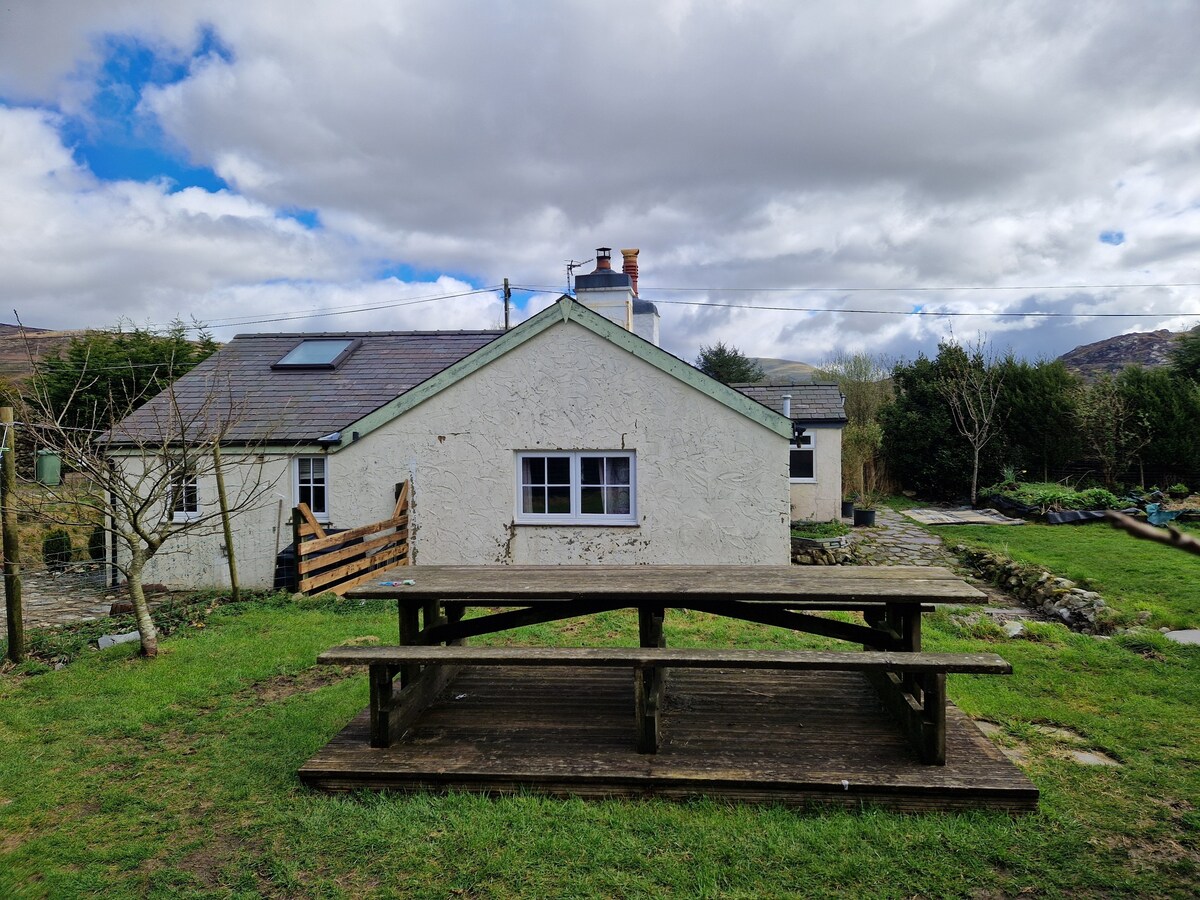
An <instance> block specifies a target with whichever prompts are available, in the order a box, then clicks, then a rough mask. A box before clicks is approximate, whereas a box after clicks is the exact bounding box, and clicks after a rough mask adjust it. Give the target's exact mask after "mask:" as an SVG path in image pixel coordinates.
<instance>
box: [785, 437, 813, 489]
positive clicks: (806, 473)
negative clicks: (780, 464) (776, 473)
mask: <svg viewBox="0 0 1200 900" xmlns="http://www.w3.org/2000/svg"><path fill="white" fill-rule="evenodd" d="M788 457H789V465H788V477H789V478H790V479H791V480H792V481H793V482H798V483H803V482H812V481H816V480H817V452H816V440H815V439H814V437H813V434H812V432H806V433H804V434H802V435H800V437H799V439H798V440H797V442H796V443H795V444H792V446H791V447H790V448H789V452H788Z"/></svg>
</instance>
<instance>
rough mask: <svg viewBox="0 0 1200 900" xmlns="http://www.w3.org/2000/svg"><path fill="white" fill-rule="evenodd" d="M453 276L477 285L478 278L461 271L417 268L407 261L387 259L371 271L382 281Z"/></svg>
mask: <svg viewBox="0 0 1200 900" xmlns="http://www.w3.org/2000/svg"><path fill="white" fill-rule="evenodd" d="M443 276H445V277H447V278H453V279H455V280H457V281H461V282H464V283H465V284H469V285H470V286H471V287H472V288H476V287H479V281H478V279H476V278H474V277H472V276H470V275H465V274H463V273H462V272H440V271H438V270H436V269H419V268H417V267H416V266H412V265H409V264H408V263H401V262H395V261H387V262H384V263H382V264H381V266H380V267H379V268H378V269H376V270H375V271H374V272H373V273H372V277H374V278H376V279H378V280H379V281H384V280H386V279H388V278H395V279H396V280H397V281H403V282H407V283H412V282H417V281H437V280H438V279H439V278H441V277H443Z"/></svg>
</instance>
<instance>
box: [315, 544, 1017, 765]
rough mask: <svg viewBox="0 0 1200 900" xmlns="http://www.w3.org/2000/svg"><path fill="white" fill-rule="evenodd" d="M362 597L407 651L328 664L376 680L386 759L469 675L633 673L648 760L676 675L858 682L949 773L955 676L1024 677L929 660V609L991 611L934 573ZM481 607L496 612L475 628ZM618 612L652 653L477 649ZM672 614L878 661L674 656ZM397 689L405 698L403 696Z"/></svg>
mask: <svg viewBox="0 0 1200 900" xmlns="http://www.w3.org/2000/svg"><path fill="white" fill-rule="evenodd" d="M406 581H411V582H412V583H411V584H406V583H405V582H406ZM348 596H349V597H353V598H359V599H389V600H391V599H394V600H396V601H397V605H398V610H399V618H400V647H399V648H390V649H389V648H379V647H357V648H334V649H333V650H330V651H327V652H326V653H324V654H322V655H321V660H322V661H323V662H328V663H339V662H340V663H359V664H366V665H369V666H370V667H371V698H372V699H371V710H372V744H373V745H374V746H388V745H389V744H390V743H391V742H392V741H393V740H394V739H395V738H396V737H398V736H399V735H400V734H401V733H402V732H403V729H404V728H405V727H407V725H408V724H409V723H411V722H412V721H413V719H414V718H415V716H417V715H419V714H420V711H421V710H422V709H423V708H424V707H425V706H427V705H428V704H429V703H431V702H432V701H433V699H434V698H435V697H436V695H437V694H438V693H439V692H440V691H441V689H442V688H443V687H444V686H445V685H446V683H447V682H448V681H449V679H450V677H451V676H452V674H453V672H454V671H455V666H456V665H501V664H503V665H580V666H584V665H591V666H596V665H610V666H611V665H628V666H631V667H633V668H634V669H635V675H636V687H637V697H638V709H637V722H638V726H637V728H638V731H637V744H638V749H639V750H641V751H643V752H654V751H655V750H656V748H657V746H658V741H659V721H658V708H659V706H660V700H661V696H662V691H663V684H664V679H663V676H664V673H665V672H666V671H668V670H669V669H670V668H672V667H687V666H710V667H713V668H723V667H725V668H780V669H788V668H791V669H830V668H839V669H845V668H853V669H857V670H860V671H862V672H864V673H865V674H866V675H867V677H868V678H870V679H871V680H872V681H873V683H874V684H875V685H876V687H877V688H878V689H879V692H880V697H881V699H882V701H883V702H884V704H885V705H886V706H888V707H889V708H891V709H892V710H893V712H895V714H896V715H897V716H898V718H899V719H900V721H901V723H902V725H903V726H904V728H905V730H906V731H907V732H908V733H909V734H910V736H911V737H912V739H913V742H914V744H915V745H916V746H917V749H918V752H919V753H920V754H921V756H922V758H923V759H925V760H926V761H927V762H932V763H939V762H943V761H944V759H945V673H946V672H981V673H982V672H996V673H1003V672H1007V671H1010V669H1009V667H1008V664H1007V663H1005V662H1004V661H1003V660H1001V659H1000V658H999V657H996V656H994V655H992V654H961V655H948V654H923V653H922V652H921V613H922V610H923V609H927V608H929V607H930V606H934V605H940V604H982V603H985V602H986V601H987V598H986V596H985V595H984V594H983V593H981V592H980V591H978V590H976V589H975V588H973V587H971V586H970V585H968V584H967V583H966V582H964V581H963V580H962V579H960V578H958V577H957V576H955V575H954V574H953V573H952V572H950V571H949V570H947V569H943V568H938V567H932V566H844V567H843V566H831V567H808V566H603V565H600V566H591V565H589V566H405V567H400V568H396V569H392V570H388V571H386V572H384V573H382V574H381V575H380V576H379V578H378V583H371V584H366V585H362V586H360V587H358V588H355V589H354V590H352V591H351V592H349V593H348ZM467 607H484V608H487V609H489V610H490V611H489V612H488V613H485V614H484V615H480V616H476V617H472V618H469V619H467V618H464V611H465V610H466V608H467ZM616 609H636V610H637V612H638V631H639V645H640V648H643V649H644V650H645V652H642V653H632V652H630V651H629V648H614V649H612V650H608V651H606V650H604V649H603V648H575V649H574V650H572V649H570V648H558V649H548V648H510V649H511V651H512V652H508V653H502V654H496V653H494V652H493V653H484V652H482V651H484V650H485V649H486V648H480V652H472V651H473V649H474V648H465V647H464V646H463V645H464V642H465V641H466V640H467V639H468V638H470V637H475V636H478V635H484V634H491V633H494V632H499V631H504V630H507V629H510V628H517V627H521V626H525V625H531V624H536V623H542V622H549V621H555V620H559V619H566V618H573V617H576V616H582V615H592V614H595V613H599V612H605V611H609V610H616ZM669 609H691V610H698V611H702V612H708V613H713V614H716V615H721V616H728V617H730V618H735V619H741V620H744V621H749V622H757V623H761V624H764V625H774V626H780V627H784V628H791V629H793V630H796V631H801V632H808V633H812V634H818V635H824V636H826V637H831V638H836V639H840V640H844V641H848V642H851V643H853V644H857V645H860V646H861V647H862V648H864V650H865V651H866V652H862V651H860V652H857V653H830V652H828V651H798V650H793V651H782V654H781V652H780V651H771V653H766V652H762V653H754V652H747V651H745V650H739V651H731V650H728V649H722V648H707V649H703V650H674V649H668V648H666V647H665V642H664V639H663V619H664V617H665V616H666V614H667V610H669ZM835 610H836V611H845V610H849V611H858V612H861V613H862V615H863V619H864V621H863V623H857V622H843V621H840V620H837V619H832V618H827V617H824V616H821V615H819V614H817V613H819V612H822V611H835ZM439 646H440V647H441V649H440V650H439V649H438V647H439ZM406 648H407V649H406ZM647 648H649V649H647ZM622 651H624V652H622ZM397 675H399V680H400V688H401V689H400V691H398V692H393V688H392V685H393V681H394V679H395V678H396V676H397Z"/></svg>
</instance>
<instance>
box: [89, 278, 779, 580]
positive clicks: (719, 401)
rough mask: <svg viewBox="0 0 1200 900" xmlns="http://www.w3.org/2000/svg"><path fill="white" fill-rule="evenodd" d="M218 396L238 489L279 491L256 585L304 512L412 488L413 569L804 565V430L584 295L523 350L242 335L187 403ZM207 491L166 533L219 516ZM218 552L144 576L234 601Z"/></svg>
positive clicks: (183, 391) (509, 343)
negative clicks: (798, 537)
mask: <svg viewBox="0 0 1200 900" xmlns="http://www.w3.org/2000/svg"><path fill="white" fill-rule="evenodd" d="M598 272H601V274H603V272H602V271H601V269H598ZM612 274H614V275H616V274H618V273H612ZM622 274H623V273H622ZM581 280H583V278H582V276H581ZM578 293H579V294H580V296H581V299H585V294H586V292H585V291H584V290H582V289H580V290H579V291H578ZM627 294H628V295H629V296H630V304H629V307H630V308H629V309H627V310H626V317H627V320H630V319H632V291H630V290H628V288H627ZM613 308H615V307H610V309H613ZM602 312H608V310H602ZM654 315H655V317H656V315H657V314H656V312H655V313H654ZM215 383H219V384H221V385H222V388H221V391H222V396H225V395H227V396H228V397H229V401H228V402H229V403H230V405H231V406H232V407H234V408H236V409H237V411H238V417H237V418H235V420H234V424H233V426H232V427H231V428H229V429H228V430H227V432H226V434H225V439H224V441H223V446H224V447H225V449H224V456H225V458H226V459H227V460H231V461H232V464H231V465H229V466H228V467H227V468H228V472H227V474H226V480H227V481H228V480H229V479H230V478H238V477H248V476H247V475H245V474H239V473H250V472H253V473H254V476H253V477H265V478H266V479H268V480H269V481H272V482H273V485H274V487H273V491H272V492H270V493H268V494H267V495H266V496H265V497H264V498H263V499H262V500H261V501H260V502H259V503H258V504H257V505H256V506H255V507H254V508H252V509H249V510H247V511H244V512H243V513H241V514H240V515H239V516H237V517H236V518H235V519H234V525H235V528H234V546H235V550H236V554H237V559H238V567H239V575H240V580H241V582H242V584H243V585H244V586H257V587H269V586H270V585H271V584H272V580H273V577H274V567H275V559H276V555H277V553H278V551H279V550H280V549H281V548H282V547H283V546H286V545H287V544H289V543H290V534H291V526H290V520H291V516H292V508H293V507H294V506H295V505H296V504H297V503H299V502H301V501H303V502H305V503H307V504H308V505H309V506H310V507H311V509H312V510H313V512H314V514H315V515H316V517H317V518H318V519H319V520H321V521H323V522H327V523H329V525H330V526H331V527H336V528H352V527H355V526H358V525H363V524H367V523H371V522H376V521H380V520H383V519H386V518H388V517H389V516H390V515H391V514H392V509H393V505H394V501H395V496H396V495H395V487H396V485H397V484H398V483H399V482H403V481H407V482H409V485H410V491H411V493H410V497H411V506H410V547H411V553H412V561H413V563H414V564H415V565H418V566H419V565H421V564H467V565H470V564H507V563H512V564H585V563H612V564H638V563H655V564H709V565H711V564H785V563H787V561H788V552H789V541H788V521H789V518H790V517H791V514H790V503H789V478H788V441H789V437H790V435H791V434H792V424H791V422H789V421H788V419H787V418H785V417H784V416H782V415H780V414H779V413H777V412H774V411H773V410H771V409H769V408H767V407H766V406H764V405H762V404H760V403H758V402H756V401H755V400H752V399H750V398H749V397H747V396H745V395H744V394H742V393H739V392H738V391H736V390H734V389H732V388H730V387H728V386H726V385H723V384H721V383H719V382H717V381H715V380H713V379H711V378H709V377H707V376H706V375H704V374H703V373H701V372H700V371H698V370H697V369H695V368H694V367H692V366H691V365H689V364H688V363H686V362H684V361H682V360H680V359H678V358H677V357H675V356H672V355H671V354H669V353H667V352H665V351H664V350H662V349H660V348H659V347H657V346H655V345H654V344H653V343H651V342H650V341H648V340H645V339H643V338H641V337H638V336H637V335H636V334H634V333H631V331H629V330H626V328H625V327H622V326H621V325H618V324H616V323H615V322H614V321H612V320H610V319H609V318H607V317H606V316H605V315H602V314H601V312H594V311H592V310H590V309H588V308H587V307H586V306H585V305H583V304H582V303H580V302H577V301H576V300H573V299H571V298H570V297H566V296H564V297H562V298H560V299H559V301H558V302H557V303H555V304H554V305H552V306H551V307H549V308H548V309H546V310H543V311H542V312H540V313H538V314H537V315H535V316H533V317H532V318H530V319H528V320H527V321H525V322H524V323H522V324H520V325H518V326H516V327H515V328H513V329H512V330H510V331H508V332H495V331H481V332H407V333H377V332H376V333H372V332H363V333H347V334H308V335H304V334H290V335H281V334H263V335H240V336H238V337H236V338H234V339H233V340H232V341H231V342H230V343H229V344H227V345H226V346H225V347H223V348H222V349H221V350H220V351H219V352H218V353H217V354H215V355H214V356H213V357H211V358H210V359H208V360H206V361H205V362H204V363H202V364H201V365H200V366H198V367H197V368H196V369H194V370H193V371H192V372H190V373H188V375H186V376H184V378H182V379H180V381H179V382H178V383H177V385H176V389H175V396H176V398H177V402H178V403H180V404H182V405H186V404H188V403H189V402H192V403H199V402H201V400H200V399H199V398H202V397H205V396H209V397H211V395H212V391H211V388H212V385H213V384H215ZM189 398H192V399H191V400H189ZM156 402H158V401H157V399H156V400H155V401H151V403H149V404H147V406H146V407H143V408H142V409H140V410H138V411H137V412H135V413H134V414H133V415H131V416H130V417H129V418H128V419H126V420H125V421H124V422H123V423H121V425H120V426H118V428H117V429H115V430H114V434H115V435H118V436H119V435H122V434H124V435H130V434H136V433H137V432H138V429H139V428H145V427H148V425H149V423H152V422H154V421H156V417H155V411H154V409H153V407H154V404H155V403H156ZM159 413H160V418H161V410H160V411H159ZM111 451H112V453H113V455H114V457H115V458H116V459H117V460H118V462H119V464H122V465H126V466H128V465H131V464H136V459H134V458H131V456H133V455H135V454H136V452H137V450H136V447H135V446H134V445H133V444H129V445H128V446H126V447H124V448H123V447H122V446H121V444H120V439H119V438H118V439H117V440H114V442H113V444H112V445H111ZM239 462H240V463H241V464H239ZM209 481H210V480H209V479H205V478H203V477H200V478H197V479H195V480H194V481H193V482H191V483H187V484H186V485H181V488H182V490H181V491H180V492H179V493H178V495H177V496H178V497H179V498H180V500H179V501H178V502H176V503H175V507H176V508H175V509H174V510H170V511H167V510H164V515H166V514H170V515H174V516H176V517H187V516H188V515H195V514H196V513H197V512H200V511H201V510H210V509H212V508H213V506H214V505H215V504H216V502H217V500H216V487H215V484H214V483H209ZM236 489H237V485H233V486H232V487H231V488H230V490H236ZM224 543H225V542H224V537H223V536H222V535H221V534H219V533H216V534H213V533H205V534H200V533H195V534H193V533H185V534H182V535H179V536H178V537H177V538H175V539H174V543H173V545H171V544H168V546H167V547H165V548H164V549H163V551H160V553H159V554H158V555H156V556H155V557H154V558H153V559H152V560H151V561H150V565H149V566H148V568H147V571H146V575H145V579H146V581H147V582H156V583H162V584H166V585H168V586H176V587H198V586H203V585H215V586H221V585H224V584H227V583H228V575H227V572H226V559H225V553H224Z"/></svg>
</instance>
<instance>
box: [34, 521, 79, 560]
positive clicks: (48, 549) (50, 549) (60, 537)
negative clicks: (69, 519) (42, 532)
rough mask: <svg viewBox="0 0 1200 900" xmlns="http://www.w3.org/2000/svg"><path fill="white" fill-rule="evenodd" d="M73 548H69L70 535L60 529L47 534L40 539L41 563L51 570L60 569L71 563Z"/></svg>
mask: <svg viewBox="0 0 1200 900" xmlns="http://www.w3.org/2000/svg"><path fill="white" fill-rule="evenodd" d="M74 552H75V548H74V547H72V546H71V535H69V534H67V532H66V531H64V530H63V529H61V528H55V529H54V530H53V531H50V532H47V533H46V536H45V537H44V538H43V539H42V562H43V563H45V564H46V566H47V567H49V568H51V569H62V568H64V567H66V566H67V565H68V564H69V563H70V562H71V556H72V555H73V554H74Z"/></svg>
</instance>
